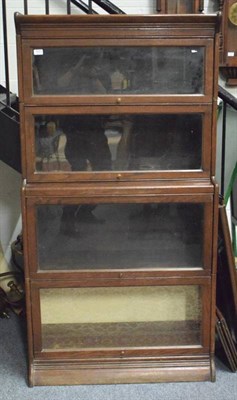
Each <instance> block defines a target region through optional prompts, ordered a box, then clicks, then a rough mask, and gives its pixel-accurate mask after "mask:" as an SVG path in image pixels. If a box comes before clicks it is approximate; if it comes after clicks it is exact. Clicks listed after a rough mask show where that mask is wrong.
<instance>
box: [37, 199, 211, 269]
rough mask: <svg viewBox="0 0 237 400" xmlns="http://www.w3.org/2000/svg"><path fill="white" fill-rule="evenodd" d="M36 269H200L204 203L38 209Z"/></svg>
mask: <svg viewBox="0 0 237 400" xmlns="http://www.w3.org/2000/svg"><path fill="white" fill-rule="evenodd" d="M36 215H37V221H36V225H37V242H38V243H37V248H38V266H39V269H40V270H52V271H54V270H83V269H90V270H98V269H108V270H111V269H138V268H139V269H142V268H145V269H147V268H153V269H156V268H165V269H167V268H195V267H203V239H202V238H203V233H204V232H203V225H204V222H203V205H202V204H191V203H185V204H178V203H170V204H163V203H162V204H99V205H92V204H83V205H80V206H78V205H64V206H62V205H40V206H37V214H36Z"/></svg>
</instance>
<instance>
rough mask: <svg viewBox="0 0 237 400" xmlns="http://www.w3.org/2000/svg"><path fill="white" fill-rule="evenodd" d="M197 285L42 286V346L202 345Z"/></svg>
mask: <svg viewBox="0 0 237 400" xmlns="http://www.w3.org/2000/svg"><path fill="white" fill-rule="evenodd" d="M201 305H202V289H201V287H200V286H198V285H179V286H139V287H138V286H136V287H134V286H132V287H89V288H88V287H87V288H85V287H83V288H50V289H46V288H41V289H40V310H41V311H40V313H41V332H42V334H41V336H42V338H41V340H42V349H43V350H54V351H57V350H68V351H70V350H81V349H87V348H90V349H98V348H106V349H108V348H131V347H135V348H141V347H148V348H150V347H174V346H176V347H177V346H200V345H201V344H202V306H201Z"/></svg>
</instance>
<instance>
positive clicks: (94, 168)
mask: <svg viewBox="0 0 237 400" xmlns="http://www.w3.org/2000/svg"><path fill="white" fill-rule="evenodd" d="M23 130H24V142H25V152H26V153H25V158H26V160H27V170H26V173H27V177H28V180H29V181H30V182H43V181H44V182H53V181H54V182H57V181H65V179H67V181H77V180H78V181H79V180H80V181H100V180H107V181H108V180H112V181H116V180H117V179H118V173H119V174H120V175H119V179H120V180H130V181H131V180H138V179H154V178H159V177H161V178H167V177H171V176H172V177H202V178H203V177H207V176H209V174H210V167H211V143H212V133H211V132H212V120H211V109H210V107H209V106H205V105H204V106H199V107H198V110H197V107H196V106H183V105H181V106H169V107H167V108H164V107H163V106H143V107H141V106H138V107H134V106H129V107H128V106H126V107H125V108H120V109H118V108H117V107H108V106H107V107H105V108H101V107H98V106H94V107H92V106H90V107H86V106H83V107H82V106H81V107H80V108H79V107H77V108H73V109H72V108H71V107H63V108H62V107H50V109H49V108H48V107H47V108H46V107H34V109H33V110H32V108H31V107H28V108H26V111H25V119H24V123H23Z"/></svg>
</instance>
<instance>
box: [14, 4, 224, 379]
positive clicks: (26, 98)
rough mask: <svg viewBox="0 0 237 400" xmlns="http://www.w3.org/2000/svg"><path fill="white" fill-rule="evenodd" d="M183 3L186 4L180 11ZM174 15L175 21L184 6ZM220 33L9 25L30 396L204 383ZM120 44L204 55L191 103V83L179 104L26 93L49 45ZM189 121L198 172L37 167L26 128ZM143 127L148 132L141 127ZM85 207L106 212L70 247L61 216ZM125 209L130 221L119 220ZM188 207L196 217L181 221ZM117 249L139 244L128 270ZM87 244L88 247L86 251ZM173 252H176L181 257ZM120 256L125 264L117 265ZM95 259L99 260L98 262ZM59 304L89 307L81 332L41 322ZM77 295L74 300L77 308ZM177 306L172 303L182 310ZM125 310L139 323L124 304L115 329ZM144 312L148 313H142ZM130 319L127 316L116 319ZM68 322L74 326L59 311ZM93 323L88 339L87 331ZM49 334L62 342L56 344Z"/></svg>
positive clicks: (163, 99)
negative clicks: (101, 121)
mask: <svg viewBox="0 0 237 400" xmlns="http://www.w3.org/2000/svg"><path fill="white" fill-rule="evenodd" d="M185 4H186V6H187V5H188V2H186V3H183V5H184V6H185ZM158 6H164V2H163V1H161V2H160V5H159V4H158ZM201 8H202V1H194V2H193V9H192V10H193V12H196V13H199V12H201ZM188 9H190V8H189V7H188V8H187V10H188ZM182 10H183V12H185V9H182ZM166 11H167V10H166ZM218 29H219V17H217V16H214V15H205V16H204V15H152V16H126V15H119V16H116V15H112V16H99V15H96V16H95V15H92V16H73V15H70V16H48V15H47V16H22V15H16V30H17V43H18V60H19V68H18V74H19V93H20V107H21V108H20V110H21V144H22V170H23V178H24V182H23V188H22V215H23V238H24V261H25V276H26V300H27V321H28V347H29V384H30V385H31V386H34V385H66V384H68V385H72V384H101V383H103V384H107V383H135V382H136V383H139V382H143V383H146V382H170V381H204V380H211V381H213V380H214V379H215V365H214V342H215V295H216V282H215V280H216V261H217V260H216V250H217V215H218V188H217V186H216V184H215V180H214V175H215V146H216V133H215V131H216V101H217V76H218V48H219V43H218ZM119 46H120V47H121V48H123V47H126V48H127V50H129V51H132V49H133V48H136V49H139V50H140V49H141V48H143V49H146V48H151V49H153V50H154V49H155V50H156V49H158V50H159V48H161V49H165V48H168V49H171V48H173V49H176V48H179V49H180V48H181V47H183V48H184V49H187V48H188V49H189V51H190V52H191V53H193V54H195V53H196V52H198V51H199V50H200V53H201V54H202V55H203V58H202V59H201V58H200V60H199V61H200V62H201V64H202V63H203V69H202V70H201V72H200V75H203V80H202V84H201V87H202V88H201V89H200V90H199V89H197V92H195V90H196V89H195V90H194V91H193V92H192V90H191V89H190V87H191V86H192V85H191V86H188V87H189V89H186V92H185V93H180V92H178V91H177V93H176V92H175V90H173V92H172V90H171V92H170V94H169V93H168V94H167V93H165V92H164V93H159V92H158V90H157V91H154V92H152V91H150V93H149V90H147V91H144V93H142V92H141V93H137V92H139V90H137V91H136V90H134V91H133V92H132V91H131V93H128V92H125V91H124V92H121V93H120V92H119V93H117V92H108V93H104V92H103V93H101V94H98V93H97V94H96V93H91V92H89V93H86V94H80V93H76V94H75V93H74V94H73V93H70V92H69V93H64V94H62V93H61V94H57V93H53V92H52V93H50V90H51V89H50V90H49V91H48V92H47V90H46V91H45V92H44V93H40V92H39V91H38V92H37V86H36V89H35V86H34V79H35V80H37V73H38V71H33V70H34V66H33V58H34V57H33V56H34V53H33V50H36V54H37V51H38V52H39V54H42V51H43V49H45V48H47V49H51V50H52V49H55V48H56V50H57V51H58V49H59V48H61V47H63V48H66V49H67V48H78V47H81V48H84V47H86V48H88V51H91V49H94V48H96V47H99V48H105V49H106V51H109V50H110V49H111V48H113V47H116V48H119ZM157 60H158V58H157V59H156V61H154V63H155V62H157ZM159 62H162V60H159ZM159 62H158V64H159ZM171 62H172V60H171ZM154 74H155V73H154ZM190 79H192V77H191V78H190ZM126 84H127V83H126ZM167 84H168V81H167ZM54 89H55V87H54ZM135 89H136V87H135ZM138 89H139V87H138ZM51 91H52V90H51ZM197 114H199V115H201V119H202V123H201V124H200V125H201V139H200V142H199V147H200V148H199V150H200V159H201V162H200V164H201V166H200V168H198V169H187V168H186V169H185V168H184V169H182V168H181V167H180V168H179V167H178V168H176V169H167V170H162V169H161V168H160V169H159V168H158V167H156V169H151V170H139V169H135V168H134V170H129V169H128V168H127V169H126V168H125V169H124V170H120V169H118V170H112V168H111V169H110V168H108V170H102V171H100V170H98V171H95V170H94V171H93V170H92V168H91V170H90V168H88V170H86V171H85V170H84V171H82V170H78V171H75V170H73V171H72V170H70V168H69V169H68V170H67V169H65V170H55V169H54V167H53V168H52V170H51V169H48V170H47V169H44V170H43V169H42V170H40V169H37V162H38V161H37V143H36V130H37V129H38V128H37V127H36V125H37V123H38V124H39V125H40V117H42V116H43V117H44V119H45V120H47V118H48V119H49V120H50V118H51V119H52V117H54V116H71V117H74V116H77V117H78V116H85V117H86V118H87V117H88V120H89V119H91V120H92V119H93V116H95V115H98V116H103V115H106V116H111V115H112V116H115V117H119V118H120V117H126V116H127V115H129V116H131V115H132V116H135V117H139V116H141V115H143V116H144V118H146V117H147V116H149V115H152V116H159V115H164V116H165V117H167V116H169V115H172V116H174V115H175V116H179V117H180V116H182V115H185V118H186V119H188V117H189V116H194V115H197ZM37 118H38V120H37ZM146 129H147V131H146V132H147V134H148V133H149V129H150V126H148V127H147V128H146ZM180 132H181V133H182V132H183V130H182V129H180V131H179V132H178V133H177V132H176V136H179V135H178V134H180ZM158 133H160V132H159V131H158ZM158 133H157V135H158ZM190 133H192V132H190ZM181 139H182V135H181ZM189 152H191V150H189ZM98 153H99V149H98ZM185 154H187V153H185ZM187 156H190V154H187ZM85 205H87V206H88V205H90V206H91V207H92V208H93V207H94V208H95V213H94V214H96V212H97V211H98V210H99V209H100V208H103V207H104V208H103V210H105V212H108V210H109V211H110V216H108V218H106V222H104V221H103V222H101V225H97V227H96V226H93V224H92V225H89V224H88V225H87V224H86V223H85V222H83V221H80V220H79V223H78V225H79V230H80V235H81V236H80V235H79V236H78V237H73V238H70V237H67V234H65V232H64V233H62V232H61V231H60V229H61V228H59V227H60V226H61V225H60V224H61V222H62V220H63V218H62V216H63V213H64V209H65V206H67V207H69V208H70V207H71V210H72V209H73V210H74V208H75V207H76V208H77V209H78V208H79V206H81V207H83V206H85ZM73 207H74V208H73ZM106 207H108V208H106ZM109 207H110V208H109ZM116 207H117V208H116ZM126 207H127V208H128V211H127V210H126V212H125V211H124V210H125V209H126ZM192 207H193V208H192ZM94 208H93V209H94ZM49 210H50V211H49ZM96 210H97V211H96ZM106 210H107V211H106ZM121 210H122V211H121ZM137 210H138V211H139V212H138V213H137ZM147 210H148V211H147ZM149 210H150V211H149ZM164 210H165V211H164ZM188 210H198V211H196V214H191V215H190V211H189V212H188ZM77 211H78V210H77ZM130 211H131V212H130ZM134 211H136V212H135V213H134ZM163 211H164V214H162V212H163ZM147 212H148V214H146V213H147ZM192 212H193V213H194V211H192ZM74 216H76V212H75V213H74ZM106 216H107V215H106ZM111 216H112V217H111ZM167 216H168V217H167ZM113 218H114V219H113ZM136 218H137V219H136ZM167 218H168V219H167ZM186 219H187V220H186ZM199 219H200V221H199ZM121 221H123V223H121ZM134 221H135V222H134ZM166 221H167V222H166ZM83 224H84V225H83ZM103 224H104V225H103ZM106 224H107V225H106ZM192 226H193V228H192V229H191V227H192ZM200 227H201V230H200ZM199 231H200V232H201V233H200V232H199ZM108 232H109V235H108ZM61 233H62V234H61ZM106 234H107V236H106ZM195 234H196V237H195ZM60 235H61V236H60ZM164 235H165V236H164ZM185 235H186V236H185ZM110 236H111V237H110ZM105 237H106V239H105ZM118 237H119V240H121V241H119V240H118ZM162 237H163V239H162ZM52 238H53V240H55V241H56V242H54V244H51V243H52V242H51V239H52ZM93 238H94V239H93ZM154 238H155V239H154ZM158 238H159V240H160V242H161V240H164V238H165V240H166V242H167V243H169V244H170V247H168V250H167V248H166V250H165V246H164V248H162V249H161V250H162V251H160V250H159V251H160V252H159V251H158V249H159V246H158ZM102 239H103V240H104V243H106V246H107V247H106V251H104V250H103V251H102V245H101V243H102V242H101V241H102ZM93 240H94V241H93ZM106 240H107V242H106ZM154 240H155V241H156V242H155V241H154ZM113 241H114V243H113ZM116 241H117V242H118V243H119V244H121V243H122V244H123V245H124V244H125V243H126V244H127V243H128V244H129V246H130V247H133V248H134V243H135V244H136V246H137V247H136V246H135V251H134V250H133V249H132V252H131V254H130V259H129V256H128V255H129V251H128V250H130V249H127V253H126V251H125V250H123V251H121V249H119V247H120V246H118V245H117V247H116V246H115V245H116V244H118V243H116ZM97 242H99V243H100V245H99V250H100V251H98V247H97V246H96V245H95V244H96V243H97ZM83 243H84V244H83ZM88 243H90V244H93V246H92V248H91V250H90V251H89V253H88V252H87V245H88ZM152 243H153V245H152V250H154V251H156V252H155V253H154V251H153V253H152V254H155V263H154V257H153V258H150V253H149V246H151V244H152ZM190 243H191V246H193V247H190ZM68 245H69V247H70V246H71V253H70V252H68V253H67V251H66V248H67V246H68ZM50 246H52V247H50ZM55 246H56V247H55ZM57 246H58V247H57ZM83 246H85V247H84V250H85V252H84V253H83V254H84V256H83V255H81V254H79V253H78V249H79V250H82V252H83ZM179 246H180V248H181V249H183V253H182V254H181V253H180V254H181V255H180V256H179V255H178V253H179V252H178V250H179ZM55 248H56V249H57V250H60V251H62V253H60V254H61V255H60V257H61V258H62V254H63V259H59V258H58V259H57V257H56V256H57V251H56V253H55ZM96 248H97V251H98V253H96ZM116 252H117V253H116ZM168 252H170V254H169V257H168V260H167V258H165V257H167V254H168ZM138 253H139V254H138ZM186 253H187V254H188V255H189V258H187V259H188V261H185V262H184V261H183V260H182V256H183V254H184V255H186ZM73 254H74V255H73ZM85 254H86V256H85ZM91 254H97V256H95V258H94V261H93V262H94V268H90V265H89V264H87V265H86V264H85V261H84V259H85V260H86V257H87V256H91ZM98 254H99V256H98ZM101 254H102V256H101ZM116 254H117V256H116ZM134 254H135V256H134ZM195 254H196V256H195ZM49 256H50V257H49ZM125 256H126V258H127V259H126V260H125V261H124V262H123V263H122V261H121V260H122V259H123V260H124V259H125ZM171 256H172V257H171ZM47 257H48V259H47ZM83 257H84V259H83ZM98 257H101V260H102V262H100V263H97V264H96V261H98V260H97V258H98ZM109 257H110V258H109ZM134 257H135V258H134ZM162 257H163V258H162ZM179 257H180V258H179ZM192 257H194V261H193V258H192ZM195 257H196V258H195ZM69 258H70V259H69ZM139 258H140V259H139ZM171 258H172V262H171ZM106 259H107V264H106V261H105V260H106ZM108 259H109V262H108ZM146 259H147V260H148V261H146ZM42 260H43V261H42ZM111 260H112V261H111ZM128 260H130V264H129V261H128ZM134 260H135V261H136V262H135V261H134ZM144 260H145V261H144ZM185 260H186V259H185ZM119 261H120V262H121V263H120V264H119V263H118V262H119ZM139 262H140V264H139ZM152 262H153V264H152ZM103 263H104V264H103ZM108 263H110V264H109V267H108ZM85 265H86V266H85ZM88 265H89V266H88ZM139 265H140V266H139ZM159 290H160V292H162V291H163V290H164V291H165V296H164V298H163V300H162V296H161V298H160V300H159V301H158V300H156V303H155V305H156V306H152V304H153V303H152V301H155V300H154V299H156V297H155V296H157V298H159ZM169 290H170V292H169ZM116 291H117V296H118V299H119V300H117V302H116V296H115V292H116ZM140 291H143V292H140ZM179 291H180V292H181V293H182V296H181V297H176V298H175V296H174V298H173V296H172V295H167V293H176V296H178V295H177V293H179ZM65 293H66V294H67V296H69V298H70V296H71V295H72V293H76V294H77V296H76V300H75V301H76V303H77V304H78V302H79V303H80V304H79V306H78V308H77V309H78V310H81V313H82V312H83V307H85V305H84V304H91V303H90V302H92V303H93V304H92V308H91V309H90V311H89V310H88V315H89V321H88V320H87V319H85V320H84V319H83V318H82V319H80V318H81V316H80V317H78V316H77V317H78V320H76V319H75V320H73V319H72V320H67V319H66V318H65V314H64V315H63V317H62V319H61V320H60V319H58V320H57V319H55V320H53V319H52V316H53V315H54V316H55V315H56V316H57V310H54V311H53V312H52V311H50V310H51V309H50V301H51V304H52V307H53V308H54V307H55V305H58V304H59V303H58V301H59V299H60V298H63V296H64V295H65ZM106 293H107V295H108V294H109V296H112V301H107V303H105V302H104V300H103V299H102V300H101V301H102V303H101V304H105V305H104V306H103V307H102V314H100V312H101V311H99V314H98V315H102V317H98V316H97V318H98V320H97V319H96V318H95V317H94V315H95V314H94V311H93V307H96V306H97V303H98V304H99V300H97V301H96V300H95V299H96V295H98V296H102V294H103V295H105V294H106ZM139 293H140V295H138V294H139ZM141 293H143V294H141ZM144 293H145V294H144ZM162 293H163V292H162ZM81 295H82V297H83V296H85V297H84V298H85V299H86V300H85V301H86V302H85V303H83V300H81V297H80V296H81ZM47 296H49V297H47ZM54 296H55V297H54ZM57 296H58V297H57ZM129 296H130V297H129ZM136 296H138V297H139V296H140V297H139V298H140V300H141V298H143V297H142V296H144V298H145V304H148V306H147V307H148V314H149V315H151V314H152V315H153V314H154V313H155V312H156V309H158V307H159V306H160V304H163V310H165V311H161V312H160V311H159V318H156V319H155V320H153V319H152V318H151V317H149V318H148V319H146V318H145V317H144V315H145V316H146V314H147V313H145V312H143V307H141V306H139V299H138V297H137V300H136ZM108 298H109V297H108ZM178 298H179V299H181V300H182V301H181V300H180V303H179V306H178V305H177V304H178V301H177V299H178ZM55 299H56V300H55ZM70 299H71V298H70ZM100 299H101V297H100ZM126 299H130V301H131V299H132V301H135V304H137V309H136V312H133V311H134V309H133V308H131V309H130V308H129V307H130V301H129V302H128V300H127V306H124V305H123V306H121V307H120V308H121V310H120V311H121V313H122V314H121V315H122V316H121V319H118V318H119V317H117V314H118V312H117V309H116V304H125V303H126V301H125V300H126ZM150 299H151V300H150ZM65 301H66V300H65ZM70 301H71V300H70ZM87 301H89V303H87ZM123 301H125V303H123ZM132 301H131V304H132ZM120 302H122V303H120ZM110 303H111V304H110ZM158 303H159V304H158ZM73 304H74V303H73ZM108 306H111V307H112V311H113V313H112V315H113V317H111V315H110V314H109V311H108V308H106V307H108ZM63 307H65V305H64V306H63ZM113 307H114V308H113ZM131 307H132V305H131ZM152 307H154V311H153V312H152V313H151V311H152V310H153V309H152ZM176 308H177V309H176ZM127 309H129V310H130V315H127V314H126V312H127ZM190 310H191V311H190ZM166 311H167V312H166ZM140 312H141V313H140ZM174 312H175V314H173V313H174ZM137 313H138V316H137V317H135V316H134V315H137ZM139 313H140V314H139ZM142 313H143V314H142ZM66 314H68V315H71V309H70V307H69V308H68V310H67V312H66ZM165 314H168V315H169V318H166V315H165ZM104 315H106V318H107V319H106V318H105V320H104V319H103V316H104ZM109 315H110V316H109ZM174 315H175V317H174ZM93 318H94V319H93ZM136 318H137V319H136ZM139 318H140V319H139ZM144 319H145V321H144ZM96 325H97V328H98V335H97V334H96V333H95V332H96V329H95V327H96ZM86 330H87V331H88V332H90V335H89V333H88V337H86V336H85V334H84V332H85V331H86ZM74 331H76V335H79V336H80V337H79V338H77V336H75V334H74V333H73V332H74ZM121 331H123V334H121ZM69 332H70V333H69ZM78 332H79V333H78ZM103 332H105V333H103ZM106 332H107V333H106ZM116 332H117V333H116ZM125 332H126V335H127V336H126V335H125ZM59 334H60V335H59ZM57 335H59V336H60V337H58V339H57V338H56V337H57ZM123 335H124V337H123ZM136 335H137V336H136ZM149 335H150V336H149ZM146 336H147V340H146ZM54 337H55V340H54ZM136 337H137V340H135V339H136ZM159 338H160V340H159ZM71 342H72V343H73V344H72V345H71ZM64 343H67V345H64ZM90 343H92V345H91V346H90Z"/></svg>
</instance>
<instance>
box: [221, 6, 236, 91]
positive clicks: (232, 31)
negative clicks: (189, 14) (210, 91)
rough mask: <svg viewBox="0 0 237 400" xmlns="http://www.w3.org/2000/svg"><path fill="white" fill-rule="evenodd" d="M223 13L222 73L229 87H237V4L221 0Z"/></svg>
mask: <svg viewBox="0 0 237 400" xmlns="http://www.w3.org/2000/svg"><path fill="white" fill-rule="evenodd" d="M219 9H220V11H221V13H222V23H221V40H220V72H221V74H222V75H223V78H224V79H225V80H226V85H227V86H237V22H236V21H237V17H236V15H237V2H236V1H235V0H225V1H223V0H219Z"/></svg>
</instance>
